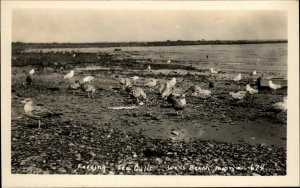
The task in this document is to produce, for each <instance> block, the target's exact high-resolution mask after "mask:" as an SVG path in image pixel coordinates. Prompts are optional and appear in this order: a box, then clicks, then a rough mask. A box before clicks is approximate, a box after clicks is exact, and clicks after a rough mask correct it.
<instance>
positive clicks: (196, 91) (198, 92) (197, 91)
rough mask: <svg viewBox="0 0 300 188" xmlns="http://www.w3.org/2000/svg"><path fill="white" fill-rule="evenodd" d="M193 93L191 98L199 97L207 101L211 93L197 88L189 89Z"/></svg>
mask: <svg viewBox="0 0 300 188" xmlns="http://www.w3.org/2000/svg"><path fill="white" fill-rule="evenodd" d="M191 89H192V91H193V93H192V96H194V97H199V98H201V99H207V98H210V97H211V91H209V90H205V89H202V88H200V87H199V86H192V87H191Z"/></svg>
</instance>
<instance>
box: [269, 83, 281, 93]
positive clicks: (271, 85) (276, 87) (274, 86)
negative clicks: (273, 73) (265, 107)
mask: <svg viewBox="0 0 300 188" xmlns="http://www.w3.org/2000/svg"><path fill="white" fill-rule="evenodd" d="M269 87H270V88H271V89H272V90H273V91H274V93H276V90H277V89H280V88H281V85H279V84H274V83H273V82H272V80H270V81H269Z"/></svg>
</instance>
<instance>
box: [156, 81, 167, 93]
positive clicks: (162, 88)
mask: <svg viewBox="0 0 300 188" xmlns="http://www.w3.org/2000/svg"><path fill="white" fill-rule="evenodd" d="M166 85H167V84H166V83H160V84H159V85H158V93H159V94H162V93H163V91H164V89H165V87H166Z"/></svg>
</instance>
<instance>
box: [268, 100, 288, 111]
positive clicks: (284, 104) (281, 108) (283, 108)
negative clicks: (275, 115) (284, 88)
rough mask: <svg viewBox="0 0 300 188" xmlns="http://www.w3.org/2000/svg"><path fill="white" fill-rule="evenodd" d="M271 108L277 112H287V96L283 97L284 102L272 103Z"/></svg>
mask: <svg viewBox="0 0 300 188" xmlns="http://www.w3.org/2000/svg"><path fill="white" fill-rule="evenodd" d="M271 109H272V110H273V111H275V112H279V113H281V112H285V111H286V110H287V97H284V98H283V102H277V103H275V104H272V106H271Z"/></svg>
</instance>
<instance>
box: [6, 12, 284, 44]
mask: <svg viewBox="0 0 300 188" xmlns="http://www.w3.org/2000/svg"><path fill="white" fill-rule="evenodd" d="M202 39H205V40H269V39H287V14H286V12H284V11H206V10H205V11H203V10H193V11H190V10H93V9H89V10H84V9H80V10H78V9H77V10H74V9H15V10H13V15H12V40H13V41H14V42H17V41H19V42H125V41H165V40H202Z"/></svg>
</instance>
